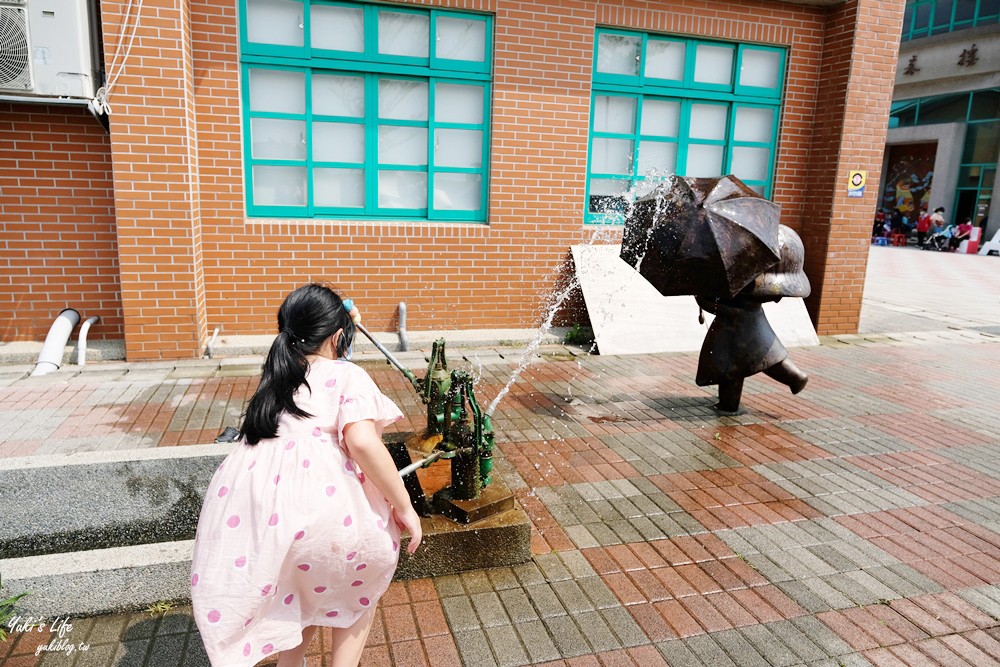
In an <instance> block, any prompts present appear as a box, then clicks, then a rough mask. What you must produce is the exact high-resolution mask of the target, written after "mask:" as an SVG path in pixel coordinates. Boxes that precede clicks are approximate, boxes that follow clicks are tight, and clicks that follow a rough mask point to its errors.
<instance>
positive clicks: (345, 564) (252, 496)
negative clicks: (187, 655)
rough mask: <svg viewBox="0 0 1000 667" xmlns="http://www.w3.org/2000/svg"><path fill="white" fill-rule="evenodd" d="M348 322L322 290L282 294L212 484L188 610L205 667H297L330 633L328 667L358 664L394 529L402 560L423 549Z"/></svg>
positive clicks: (386, 413) (384, 413)
mask: <svg viewBox="0 0 1000 667" xmlns="http://www.w3.org/2000/svg"><path fill="white" fill-rule="evenodd" d="M349 311H350V313H349ZM352 316H353V317H354V318H355V319H357V320H360V313H358V311H357V309H356V308H355V309H353V311H351V306H350V304H349V303H347V304H346V307H345V302H343V301H342V300H341V299H340V297H339V296H338V295H337V294H336V293H335V292H334V291H333V290H331V289H330V288H328V287H325V286H323V285H306V286H304V287H300V288H299V289H297V290H295V291H294V292H292V293H291V294H289V295H288V297H287V298H286V299H285V301H284V303H283V304H282V305H281V308H280V309H279V310H278V329H279V333H278V336H277V338H276V339H275V341H274V343H273V344H272V345H271V349H270V351H269V352H268V355H267V359H266V360H265V362H264V368H263V374H262V376H261V380H260V386H259V387H258V389H257V392H256V393H255V394H254V396H253V398H251V399H250V403H249V405H248V406H247V413H246V416H245V418H244V421H243V425H242V427H241V429H240V439H239V442H238V444H237V445H236V448H235V449H234V450H233V451H232V453H230V455H229V456H228V457H226V459H225V461H223V462H222V464H221V465H220V466H219V469H218V470H217V471H216V473H215V476H214V477H213V478H212V482H211V484H209V487H208V491H207V493H206V497H205V503H204V505H203V506H202V511H201V517H200V519H199V521H198V532H197V536H196V538H195V545H194V557H193V561H192V567H191V600H192V604H193V607H194V617H195V621H196V622H197V624H198V629H199V630H200V631H201V636H202V639H203V640H204V642H205V649H206V651H207V652H208V656H209V658H210V660H211V662H212V665H213V666H215V667H250V666H251V665H255V664H257V662H259V661H260V660H262V659H264V658H266V657H268V656H269V655H272V654H274V653H277V652H279V651H280V652H281V655H280V657H279V659H278V667H301V665H303V663H304V655H305V651H306V648H307V647H308V646H309V642H310V641H311V639H312V636H313V634H314V632H315V630H316V627H317V626H328V627H332V628H333V642H334V646H333V654H332V660H333V663H332V664H333V665H334V666H335V667H342V666H348V665H357V664H358V662H359V661H360V659H361V652H362V649H363V648H364V645H365V640H366V638H367V636H368V631H369V629H370V628H371V623H372V618H373V616H374V610H375V604H376V602H377V601H378V599H379V597H381V595H382V594H383V593H384V592H385V590H386V588H387V587H388V586H389V582H390V580H391V579H392V575H393V573H394V572H395V570H396V563H397V559H398V556H399V535H400V528H403V529H405V530H407V531H409V533H410V543H409V546H408V549H407V550H408V551H409V552H410V553H413V552H414V551H415V550H416V548H417V546H418V545H419V544H420V539H421V529H420V519H419V517H418V516H417V513H416V512H415V511H414V509H413V507H412V506H411V505H410V501H409V496H408V495H407V493H406V490H405V488H404V486H403V482H402V480H401V479H400V478H399V475H398V473H397V471H396V467H395V465H394V464H393V461H392V457H391V456H390V455H389V452H388V450H387V449H386V447H385V445H384V444H383V443H382V437H381V436H382V429H383V428H384V427H385V426H386V425H387V424H391V423H393V422H395V421H396V420H398V419H400V418H401V417H402V413H401V412H400V411H399V408H397V407H396V405H395V404H394V403H393V402H392V401H391V400H389V398H387V397H386V396H384V395H383V394H382V393H381V392H380V391H379V390H378V387H376V386H375V383H374V382H373V381H372V379H371V378H370V377H369V376H368V374H367V373H366V372H365V371H364V370H362V369H361V368H360V367H358V366H355V365H354V364H352V363H350V362H349V361H347V360H346V359H347V358H349V357H350V350H351V343H352V341H353V339H354V332H355V327H354V322H353V321H352Z"/></svg>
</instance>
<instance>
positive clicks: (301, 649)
mask: <svg viewBox="0 0 1000 667" xmlns="http://www.w3.org/2000/svg"><path fill="white" fill-rule="evenodd" d="M314 634H316V626H315V625H310V626H309V627H307V628H306V629H305V630H303V631H302V643H301V644H299V645H298V646H296V647H295V648H293V649H289V650H287V651H282V652H281V655H280V656H278V667H302V661H303V659H304V658H305V656H306V649H308V648H309V643H310V642H312V638H313V635H314Z"/></svg>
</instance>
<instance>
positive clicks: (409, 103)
mask: <svg viewBox="0 0 1000 667" xmlns="http://www.w3.org/2000/svg"><path fill="white" fill-rule="evenodd" d="M378 117H379V118H394V119H398V120H427V82H426V81H411V80H408V79H380V80H379V82H378Z"/></svg>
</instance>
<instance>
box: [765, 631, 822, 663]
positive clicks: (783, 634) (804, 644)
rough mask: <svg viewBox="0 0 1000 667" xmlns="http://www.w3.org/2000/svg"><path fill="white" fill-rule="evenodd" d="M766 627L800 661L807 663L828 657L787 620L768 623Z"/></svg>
mask: <svg viewBox="0 0 1000 667" xmlns="http://www.w3.org/2000/svg"><path fill="white" fill-rule="evenodd" d="M767 629H768V631H770V632H771V633H772V634H773V635H774V636H775V637H777V638H778V640H780V641H781V642H782V644H783V645H784V646H786V647H788V648H789V649H791V650H792V652H794V653H795V655H797V656H798V658H799V660H801V661H802V662H805V663H809V662H814V661H816V660H823V659H825V658H827V657H828V656H827V653H826V651H824V650H823V649H822V648H820V647H819V646H818V645H816V644H815V643H814V642H813V641H812V640H811V639H810V638H809V636H808V635H807V634H805V633H804V632H802V630H800V629H799V628H798V627H797V626H796V625H794V624H793V623H791V622H789V621H778V622H776V623H768V624H767Z"/></svg>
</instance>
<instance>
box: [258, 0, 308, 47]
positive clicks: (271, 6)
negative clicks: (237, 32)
mask: <svg viewBox="0 0 1000 667" xmlns="http://www.w3.org/2000/svg"><path fill="white" fill-rule="evenodd" d="M247 39H249V40H250V41H251V42H257V43H258V44H279V45H282V46H302V44H303V40H302V2H301V0H247Z"/></svg>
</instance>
